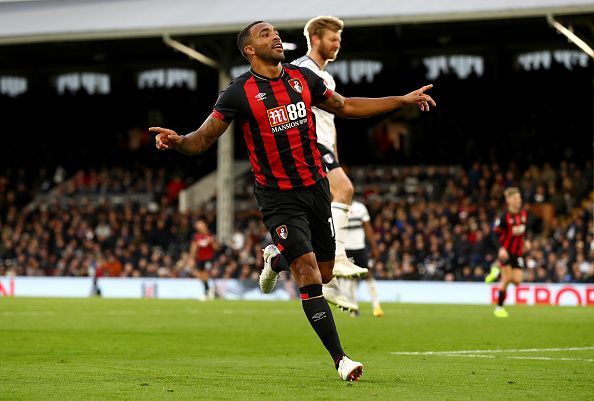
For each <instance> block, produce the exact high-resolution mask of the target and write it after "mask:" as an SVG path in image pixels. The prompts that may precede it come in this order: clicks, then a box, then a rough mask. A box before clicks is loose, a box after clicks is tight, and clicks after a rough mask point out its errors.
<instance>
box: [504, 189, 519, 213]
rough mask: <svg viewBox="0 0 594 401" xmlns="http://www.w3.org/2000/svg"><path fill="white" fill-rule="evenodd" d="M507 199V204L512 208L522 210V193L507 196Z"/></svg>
mask: <svg viewBox="0 0 594 401" xmlns="http://www.w3.org/2000/svg"><path fill="white" fill-rule="evenodd" d="M505 201H506V202H507V206H508V207H509V208H510V209H512V210H520V208H521V207H522V197H521V196H520V194H517V193H516V194H512V195H510V196H508V197H507V198H505Z"/></svg>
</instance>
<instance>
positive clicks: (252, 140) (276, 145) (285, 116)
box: [211, 64, 333, 190]
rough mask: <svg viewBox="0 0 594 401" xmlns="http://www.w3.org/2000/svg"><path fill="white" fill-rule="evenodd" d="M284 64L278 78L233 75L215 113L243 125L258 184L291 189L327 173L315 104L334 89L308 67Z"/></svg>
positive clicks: (225, 119) (312, 182)
mask: <svg viewBox="0 0 594 401" xmlns="http://www.w3.org/2000/svg"><path fill="white" fill-rule="evenodd" d="M282 67H283V69H282V72H281V74H280V76H279V77H277V78H267V77H264V76H262V75H259V74H257V73H256V72H255V71H253V70H250V71H248V72H246V73H245V74H243V75H241V76H239V77H237V78H236V79H234V80H233V82H231V84H230V85H229V86H228V87H227V88H226V89H225V90H224V91H223V92H221V94H220V95H219V98H218V100H217V102H216V104H215V106H214V110H213V112H212V114H211V116H212V117H214V118H217V119H220V120H223V121H225V122H227V123H230V122H231V121H233V120H235V121H236V122H237V124H238V125H239V126H240V127H241V129H242V131H243V137H244V140H245V143H246V145H247V148H248V151H249V158H250V162H251V165H252V170H253V172H254V176H255V178H256V184H257V185H259V186H260V187H264V188H275V189H281V190H290V189H294V188H301V187H308V186H311V185H313V184H315V183H316V182H318V181H319V180H321V179H322V178H324V177H325V173H324V169H323V167H322V159H321V156H320V152H319V150H318V148H317V134H316V122H315V116H314V113H313V111H312V107H313V106H315V105H317V104H319V103H321V102H323V101H325V100H326V99H328V98H329V97H330V96H332V93H333V91H332V90H331V89H329V88H328V87H326V85H325V84H324V81H323V80H322V79H321V78H320V77H318V76H317V75H316V74H315V73H313V72H312V71H311V70H309V69H307V68H301V67H297V66H294V65H291V64H283V65H282Z"/></svg>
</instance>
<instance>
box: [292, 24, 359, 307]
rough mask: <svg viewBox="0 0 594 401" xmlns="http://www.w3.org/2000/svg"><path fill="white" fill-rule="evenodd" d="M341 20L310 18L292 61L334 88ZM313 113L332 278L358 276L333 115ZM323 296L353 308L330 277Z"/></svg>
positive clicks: (349, 194)
mask: <svg viewBox="0 0 594 401" xmlns="http://www.w3.org/2000/svg"><path fill="white" fill-rule="evenodd" d="M343 27H344V23H343V22H342V21H341V20H340V19H338V18H336V17H331V16H320V17H315V18H312V19H311V20H309V21H308V22H307V24H306V25H305V28H304V29H303V34H304V35H305V38H306V39H307V47H308V52H307V54H306V55H305V56H303V57H301V58H298V59H297V60H295V61H293V62H292V64H295V65H298V66H300V67H306V68H309V69H310V70H312V71H313V72H315V73H316V74H317V75H318V76H320V77H321V78H322V79H323V80H324V83H325V84H326V86H327V87H328V88H330V89H332V90H335V89H336V83H335V82H334V78H333V77H332V75H330V73H328V71H326V70H325V68H326V65H328V63H329V62H331V61H334V60H335V59H336V56H337V55H338V51H339V50H340V42H341V32H342V29H343ZM312 109H313V112H314V114H315V116H316V132H317V135H318V148H319V150H320V153H321V154H322V160H323V161H324V165H325V167H326V172H327V175H328V180H329V181H330V192H331V194H332V220H333V222H334V233H335V240H336V261H335V264H334V269H333V274H334V276H335V277H349V278H351V277H360V276H364V275H366V274H367V266H360V265H359V266H357V265H355V264H353V263H352V262H351V261H350V260H349V259H348V258H347V254H346V249H345V242H346V237H347V225H348V220H349V218H348V211H349V208H350V206H351V202H352V198H353V192H354V191H353V184H352V183H351V180H350V179H349V177H348V176H347V175H346V174H345V172H344V170H343V169H342V167H340V164H339V162H338V158H337V156H336V154H337V149H336V127H335V125H334V114H331V113H328V112H326V111H324V110H321V109H319V108H317V107H313V108H312ZM324 297H326V299H327V300H328V301H330V302H332V303H334V304H336V305H338V306H340V307H342V308H343V309H347V310H353V306H354V305H353V304H351V303H348V302H345V298H344V297H343V296H342V295H341V294H340V291H339V287H338V283H337V282H336V281H335V280H333V281H331V282H330V283H328V284H326V285H325V286H324Z"/></svg>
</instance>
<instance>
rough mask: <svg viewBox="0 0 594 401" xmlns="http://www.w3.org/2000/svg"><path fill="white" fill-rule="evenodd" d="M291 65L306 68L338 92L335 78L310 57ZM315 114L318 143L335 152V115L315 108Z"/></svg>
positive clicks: (300, 59)
mask: <svg viewBox="0 0 594 401" xmlns="http://www.w3.org/2000/svg"><path fill="white" fill-rule="evenodd" d="M291 64H294V65H298V66H300V67H306V68H309V69H310V70H312V71H313V72H315V73H316V75H318V76H319V77H320V78H322V79H323V80H324V83H325V84H326V86H327V87H328V88H329V89H331V90H333V91H334V90H336V82H335V81H334V77H332V75H330V73H329V72H328V71H326V70H322V69H321V68H320V67H319V66H318V65H317V64H316V62H315V61H313V60H312V59H311V58H310V57H309V56H303V57H300V58H298V59H297V60H294V61H292V62H291ZM313 112H314V114H315V115H316V131H317V134H318V143H319V144H321V145H324V146H325V147H326V148H328V149H329V150H330V151H332V152H334V145H335V144H336V127H335V125H334V114H332V113H328V112H327V111H324V110H322V109H320V108H317V107H314V108H313Z"/></svg>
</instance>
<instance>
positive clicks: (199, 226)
mask: <svg viewBox="0 0 594 401" xmlns="http://www.w3.org/2000/svg"><path fill="white" fill-rule="evenodd" d="M196 231H198V232H199V233H203V234H205V233H207V232H208V226H207V225H206V223H205V222H203V221H202V220H199V221H197V222H196Z"/></svg>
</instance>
